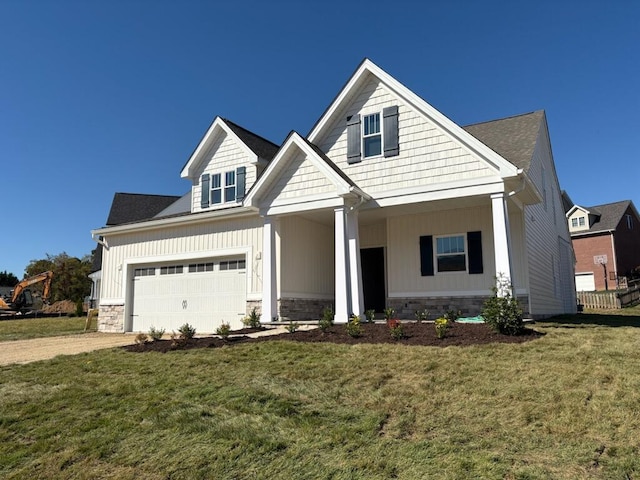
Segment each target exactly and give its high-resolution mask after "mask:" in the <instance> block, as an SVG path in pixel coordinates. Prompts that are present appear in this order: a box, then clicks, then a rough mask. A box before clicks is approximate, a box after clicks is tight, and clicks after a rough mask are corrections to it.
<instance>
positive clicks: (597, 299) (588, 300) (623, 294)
mask: <svg viewBox="0 0 640 480" xmlns="http://www.w3.org/2000/svg"><path fill="white" fill-rule="evenodd" d="M577 295H578V304H580V305H582V306H583V308H592V309H601V308H602V309H616V308H623V307H627V306H629V305H633V304H635V303H638V301H640V286H637V285H636V286H635V287H634V288H630V289H628V290H624V291H618V292H615V291H614V292H577Z"/></svg>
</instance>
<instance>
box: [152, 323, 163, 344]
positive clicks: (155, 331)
mask: <svg viewBox="0 0 640 480" xmlns="http://www.w3.org/2000/svg"><path fill="white" fill-rule="evenodd" d="M163 335H164V328H156V327H154V326H151V327H149V336H150V337H151V339H152V340H153V341H154V342H157V341H158V340H160V339H161V338H162V336H163Z"/></svg>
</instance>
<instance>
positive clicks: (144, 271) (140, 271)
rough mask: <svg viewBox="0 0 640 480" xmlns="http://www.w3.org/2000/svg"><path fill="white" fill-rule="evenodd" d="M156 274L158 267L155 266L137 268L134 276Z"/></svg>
mask: <svg viewBox="0 0 640 480" xmlns="http://www.w3.org/2000/svg"><path fill="white" fill-rule="evenodd" d="M155 274H156V269H155V268H153V267H149V268H136V269H135V270H134V271H133V276H134V277H152V276H153V275H155Z"/></svg>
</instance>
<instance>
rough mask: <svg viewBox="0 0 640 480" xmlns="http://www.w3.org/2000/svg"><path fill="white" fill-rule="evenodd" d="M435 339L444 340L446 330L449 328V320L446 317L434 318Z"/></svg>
mask: <svg viewBox="0 0 640 480" xmlns="http://www.w3.org/2000/svg"><path fill="white" fill-rule="evenodd" d="M435 327H436V337H438V338H444V337H446V336H447V329H448V328H449V319H448V318H446V317H440V318H436V321H435Z"/></svg>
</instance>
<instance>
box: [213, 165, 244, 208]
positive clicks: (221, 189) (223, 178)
mask: <svg viewBox="0 0 640 480" xmlns="http://www.w3.org/2000/svg"><path fill="white" fill-rule="evenodd" d="M228 173H233V179H234V183H233V185H232V184H229V185H227V174H228ZM210 175H211V180H210V181H211V188H210V189H209V205H211V206H214V205H224V204H229V203H238V200H237V197H238V172H237V170H225V171H224V172H214V173H211V174H210ZM216 176H217V177H219V178H220V186H219V187H215V188H214V187H213V178H214V177H216ZM231 186H233V191H234V195H233V200H226V189H227V187H231ZM214 190H215V191H219V192H220V201H219V202H214V201H213V192H214Z"/></svg>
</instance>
